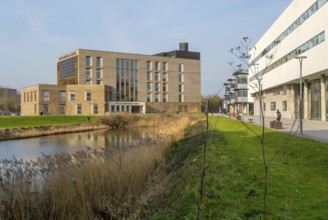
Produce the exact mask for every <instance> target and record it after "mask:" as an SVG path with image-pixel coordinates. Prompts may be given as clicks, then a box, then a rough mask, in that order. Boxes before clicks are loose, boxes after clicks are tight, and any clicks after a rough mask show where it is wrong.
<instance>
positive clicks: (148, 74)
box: [147, 72, 151, 81]
mask: <svg viewBox="0 0 328 220" xmlns="http://www.w3.org/2000/svg"><path fill="white" fill-rule="evenodd" d="M147 81H151V72H147Z"/></svg>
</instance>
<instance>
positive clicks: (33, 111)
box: [21, 43, 201, 115]
mask: <svg viewBox="0 0 328 220" xmlns="http://www.w3.org/2000/svg"><path fill="white" fill-rule="evenodd" d="M200 92H201V88H200V53H199V52H191V51H189V50H188V43H181V44H180V49H179V50H174V51H170V52H162V53H159V54H155V55H140V54H129V53H118V52H108V51H98V50H85V49H78V50H75V51H72V52H69V53H67V54H65V55H63V56H60V57H58V58H57V85H36V86H30V87H26V88H23V89H22V91H21V94H22V114H23V115H38V114H40V113H41V112H42V114H66V115H74V114H81V115H89V114H90V113H91V114H106V113H113V112H130V113H157V112H177V111H180V112H200ZM72 96H74V97H75V98H74V99H72Z"/></svg>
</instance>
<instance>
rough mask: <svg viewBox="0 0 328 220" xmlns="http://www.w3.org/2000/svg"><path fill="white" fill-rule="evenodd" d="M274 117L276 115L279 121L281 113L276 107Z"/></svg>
mask: <svg viewBox="0 0 328 220" xmlns="http://www.w3.org/2000/svg"><path fill="white" fill-rule="evenodd" d="M276 117H277V121H279V122H280V119H281V113H280V111H279V109H278V110H277V112H276Z"/></svg>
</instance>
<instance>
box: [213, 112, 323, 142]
mask: <svg viewBox="0 0 328 220" xmlns="http://www.w3.org/2000/svg"><path fill="white" fill-rule="evenodd" d="M221 115H222V114H214V116H221ZM226 117H228V116H226ZM242 119H243V120H244V121H245V122H249V119H252V123H256V124H261V119H260V117H259V116H249V115H244V116H243V117H242ZM273 120H275V118H273V117H265V119H264V126H265V127H267V128H270V121H273ZM280 121H281V122H282V123H283V128H282V129H279V131H281V132H286V133H289V132H291V133H292V134H294V135H298V136H302V137H305V138H310V139H313V140H317V141H321V142H324V143H328V121H327V122H324V121H314V120H304V121H303V135H300V131H299V120H296V121H295V122H294V121H293V120H291V119H286V118H282V119H281V120H280Z"/></svg>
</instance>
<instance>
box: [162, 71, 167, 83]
mask: <svg viewBox="0 0 328 220" xmlns="http://www.w3.org/2000/svg"><path fill="white" fill-rule="evenodd" d="M166 81H167V73H163V82H166Z"/></svg>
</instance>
